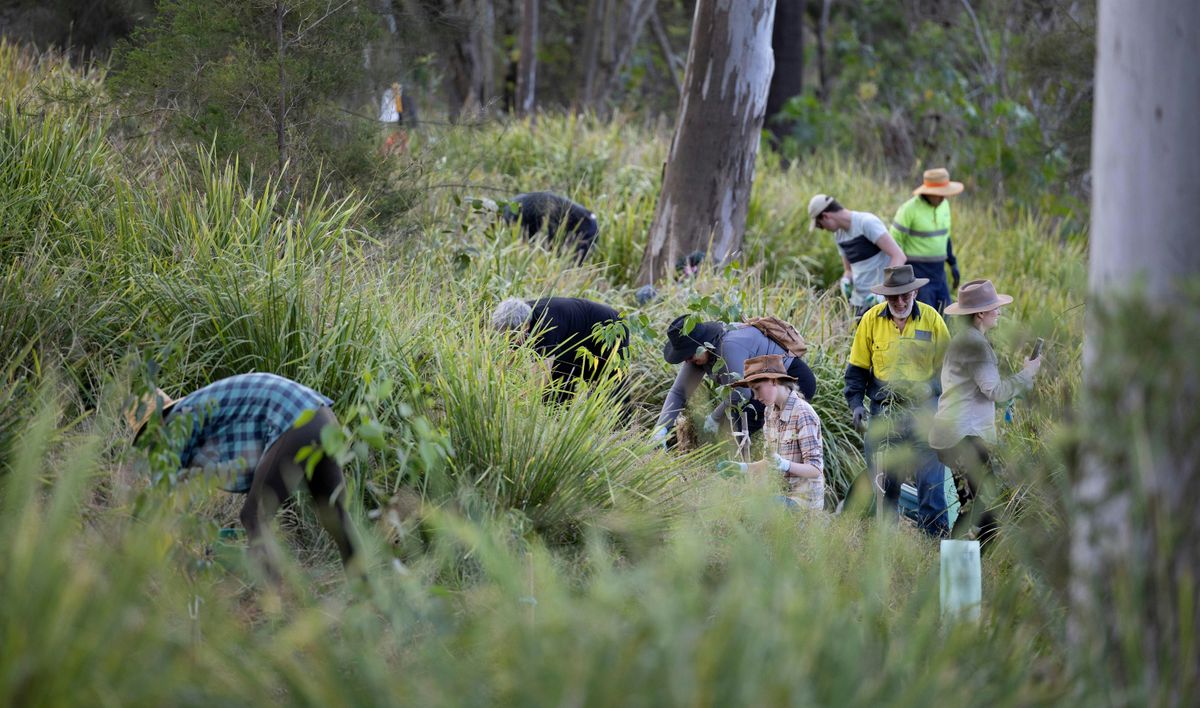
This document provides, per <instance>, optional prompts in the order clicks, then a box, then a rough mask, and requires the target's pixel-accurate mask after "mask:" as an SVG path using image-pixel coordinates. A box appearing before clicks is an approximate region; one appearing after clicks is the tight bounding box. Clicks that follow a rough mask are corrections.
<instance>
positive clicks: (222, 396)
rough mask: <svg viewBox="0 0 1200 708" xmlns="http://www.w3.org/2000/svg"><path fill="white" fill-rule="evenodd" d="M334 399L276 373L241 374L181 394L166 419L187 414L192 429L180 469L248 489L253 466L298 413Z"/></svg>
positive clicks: (181, 454)
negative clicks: (198, 471) (201, 472)
mask: <svg viewBox="0 0 1200 708" xmlns="http://www.w3.org/2000/svg"><path fill="white" fill-rule="evenodd" d="M331 403H333V401H331V400H330V399H329V398H327V397H325V396H322V395H321V394H319V393H317V392H316V391H314V390H312V389H311V388H309V387H307V386H304V385H303V384H298V383H296V382H295V381H292V380H290V379H285V378H283V377H282V376H276V375H275V374H239V375H237V376H230V377H229V378H227V379H222V380H220V381H217V382H215V383H211V384H209V385H207V386H205V387H204V388H202V389H200V390H198V391H195V392H193V393H190V394H188V395H187V396H184V397H183V398H182V399H180V400H179V401H178V402H176V403H175V405H174V406H172V407H171V410H170V411H168V412H167V416H166V420H167V421H171V420H172V419H174V418H177V417H179V416H185V415H186V416H191V418H192V431H191V435H190V436H189V437H188V439H187V441H186V442H185V443H184V445H183V448H182V449H180V450H179V465H180V467H181V468H182V469H188V468H194V467H199V468H201V469H203V470H204V471H205V472H209V473H216V474H218V475H220V476H221V478H222V487H223V488H224V489H225V490H227V491H230V492H248V491H250V482H251V480H252V479H253V477H254V468H255V467H256V466H257V465H258V461H259V460H260V459H261V458H262V456H263V454H264V453H266V451H267V450H269V449H270V448H271V445H272V444H274V443H275V441H276V440H278V439H279V436H280V435H283V434H284V433H286V432H287V431H288V430H290V429H291V428H292V427H293V425H294V424H295V422H296V419H297V418H298V417H299V416H300V414H301V413H303V412H304V411H307V410H316V409H318V408H320V407H322V406H328V405H330V404H331Z"/></svg>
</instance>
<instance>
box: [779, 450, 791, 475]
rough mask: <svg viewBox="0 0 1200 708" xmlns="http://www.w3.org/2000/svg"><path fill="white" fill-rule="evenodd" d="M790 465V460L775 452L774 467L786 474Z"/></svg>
mask: <svg viewBox="0 0 1200 708" xmlns="http://www.w3.org/2000/svg"><path fill="white" fill-rule="evenodd" d="M791 467H792V461H791V460H789V459H787V458H786V457H784V456H783V455H780V454H779V453H778V452H777V453H775V468H776V469H778V470H779V471H780V472H782V473H784V474H787V471H788V470H789V469H791Z"/></svg>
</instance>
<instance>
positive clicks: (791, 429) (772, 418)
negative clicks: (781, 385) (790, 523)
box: [763, 391, 825, 509]
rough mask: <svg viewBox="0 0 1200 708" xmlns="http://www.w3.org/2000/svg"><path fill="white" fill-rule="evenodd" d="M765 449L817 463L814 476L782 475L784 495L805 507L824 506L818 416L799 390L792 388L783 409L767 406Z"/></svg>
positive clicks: (820, 507) (803, 461)
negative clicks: (786, 488)
mask: <svg viewBox="0 0 1200 708" xmlns="http://www.w3.org/2000/svg"><path fill="white" fill-rule="evenodd" d="M763 433H764V434H765V435H766V438H767V450H768V451H769V452H775V453H778V454H779V455H781V456H782V457H784V458H785V459H787V460H790V461H792V462H801V463H804V464H809V465H812V466H813V467H816V468H817V470H819V471H820V472H821V474H819V475H817V477H815V478H813V479H806V478H804V477H784V481H785V483H786V484H787V486H788V490H787V496H788V497H790V498H791V499H792V500H793V501H795V502H796V503H797V504H799V505H800V506H802V507H805V508H808V509H823V508H825V472H824V462H825V456H824V449H823V443H822V441H821V419H820V418H818V417H817V412H816V411H815V410H813V407H812V406H811V405H809V404H808V401H806V400H804V397H803V396H801V395H800V394H799V393H797V392H795V391H792V395H790V396H788V400H787V404H786V405H784V407H783V410H782V411H780V410H777V409H776V408H775V407H774V406H768V407H767V419H766V423H765V424H764V425H763Z"/></svg>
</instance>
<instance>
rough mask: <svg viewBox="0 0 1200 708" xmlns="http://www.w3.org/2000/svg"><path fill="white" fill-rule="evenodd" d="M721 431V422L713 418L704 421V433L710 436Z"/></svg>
mask: <svg viewBox="0 0 1200 708" xmlns="http://www.w3.org/2000/svg"><path fill="white" fill-rule="evenodd" d="M720 429H721V421H719V420H717V419H715V418H713V417H712V416H709V417H707V418H705V419H704V432H706V433H708V434H709V435H716V434H717V431H718V430H720Z"/></svg>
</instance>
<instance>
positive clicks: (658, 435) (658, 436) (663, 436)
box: [650, 425, 671, 450]
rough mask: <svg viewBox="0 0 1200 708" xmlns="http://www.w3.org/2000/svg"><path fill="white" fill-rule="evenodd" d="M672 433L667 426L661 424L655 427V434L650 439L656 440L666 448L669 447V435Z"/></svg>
mask: <svg viewBox="0 0 1200 708" xmlns="http://www.w3.org/2000/svg"><path fill="white" fill-rule="evenodd" d="M670 434H671V431H669V430H667V426H665V425H660V426H658V427H657V428H655V429H654V434H653V435H651V436H650V439H651V440H652V441H654V442H655V443H657V444H659V445H662V447H663V449H664V450H666V449H667V436H668V435H670Z"/></svg>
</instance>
